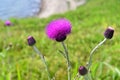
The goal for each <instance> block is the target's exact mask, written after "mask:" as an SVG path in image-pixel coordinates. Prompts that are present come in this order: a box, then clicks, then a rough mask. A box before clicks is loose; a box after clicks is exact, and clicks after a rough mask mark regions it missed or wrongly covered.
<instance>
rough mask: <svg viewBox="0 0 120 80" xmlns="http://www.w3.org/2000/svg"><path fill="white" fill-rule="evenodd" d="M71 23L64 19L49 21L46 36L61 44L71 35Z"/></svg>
mask: <svg viewBox="0 0 120 80" xmlns="http://www.w3.org/2000/svg"><path fill="white" fill-rule="evenodd" d="M71 28H72V26H71V23H70V22H69V21H68V20H67V19H64V18H61V19H57V20H53V21H51V22H50V23H49V24H48V25H47V27H46V34H47V36H48V37H49V38H50V39H53V40H56V41H58V42H62V41H64V40H65V39H66V37H67V35H68V34H70V33H71Z"/></svg>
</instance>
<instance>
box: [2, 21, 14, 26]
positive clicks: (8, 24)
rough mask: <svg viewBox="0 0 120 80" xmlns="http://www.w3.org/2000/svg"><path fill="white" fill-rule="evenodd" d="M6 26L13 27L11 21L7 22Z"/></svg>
mask: <svg viewBox="0 0 120 80" xmlns="http://www.w3.org/2000/svg"><path fill="white" fill-rule="evenodd" d="M4 25H5V26H11V25H12V23H11V22H10V21H9V20H6V21H5V23H4Z"/></svg>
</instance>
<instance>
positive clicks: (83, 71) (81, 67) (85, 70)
mask: <svg viewBox="0 0 120 80" xmlns="http://www.w3.org/2000/svg"><path fill="white" fill-rule="evenodd" d="M78 72H79V74H80V75H85V74H87V72H88V70H87V69H86V67H84V66H80V67H79V70H78Z"/></svg>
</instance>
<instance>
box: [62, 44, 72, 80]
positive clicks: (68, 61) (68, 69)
mask: <svg viewBox="0 0 120 80" xmlns="http://www.w3.org/2000/svg"><path fill="white" fill-rule="evenodd" d="M62 46H63V48H64V51H65V55H66V60H67V65H68V67H67V71H68V80H71V64H70V60H69V55H68V50H67V47H66V46H65V44H64V42H62Z"/></svg>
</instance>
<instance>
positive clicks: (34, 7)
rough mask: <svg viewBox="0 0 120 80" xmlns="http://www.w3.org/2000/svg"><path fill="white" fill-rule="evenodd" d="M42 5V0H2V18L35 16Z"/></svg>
mask: <svg viewBox="0 0 120 80" xmlns="http://www.w3.org/2000/svg"><path fill="white" fill-rule="evenodd" d="M40 5H41V0H0V19H2V20H5V19H9V18H12V17H15V18H22V17H28V16H34V15H35V14H37V13H38V12H39V11H40Z"/></svg>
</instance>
